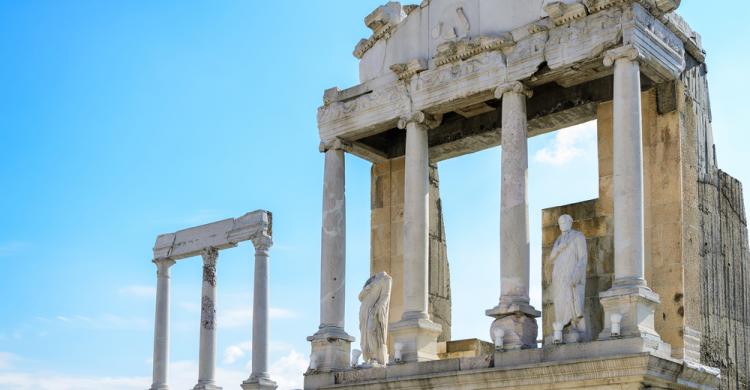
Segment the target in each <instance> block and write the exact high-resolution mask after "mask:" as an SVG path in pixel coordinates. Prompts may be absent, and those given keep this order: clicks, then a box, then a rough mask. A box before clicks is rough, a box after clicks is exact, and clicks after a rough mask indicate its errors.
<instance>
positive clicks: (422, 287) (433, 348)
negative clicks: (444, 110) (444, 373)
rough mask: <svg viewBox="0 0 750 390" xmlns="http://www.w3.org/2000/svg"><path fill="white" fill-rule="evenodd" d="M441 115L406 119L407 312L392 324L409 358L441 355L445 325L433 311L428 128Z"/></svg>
mask: <svg viewBox="0 0 750 390" xmlns="http://www.w3.org/2000/svg"><path fill="white" fill-rule="evenodd" d="M438 124H439V118H435V117H432V116H429V115H427V114H425V113H422V112H417V113H416V114H414V115H412V116H411V117H410V118H407V119H403V120H401V121H400V123H399V127H400V128H402V129H406V156H405V170H404V237H403V240H404V277H403V280H404V282H403V283H404V286H403V290H404V314H403V315H402V317H401V321H399V322H397V323H396V324H394V325H393V326H391V328H390V333H391V335H392V336H393V341H394V344H395V343H400V344H401V346H402V350H401V353H402V360H403V361H406V362H413V361H427V360H436V359H437V337H438V335H440V333H441V331H442V327H441V326H440V325H439V324H437V323H434V322H432V321H431V320H430V314H429V300H428V295H429V284H428V277H429V268H428V267H429V194H430V183H429V169H430V167H429V145H428V142H427V141H428V131H429V129H430V128H431V127H434V126H437V125H438Z"/></svg>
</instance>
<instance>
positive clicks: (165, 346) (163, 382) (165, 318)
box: [150, 259, 175, 390]
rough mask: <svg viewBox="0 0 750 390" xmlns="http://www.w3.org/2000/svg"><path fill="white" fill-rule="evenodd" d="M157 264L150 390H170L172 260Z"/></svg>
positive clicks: (155, 260)
mask: <svg viewBox="0 0 750 390" xmlns="http://www.w3.org/2000/svg"><path fill="white" fill-rule="evenodd" d="M153 262H154V264H156V315H155V319H156V320H155V324H154V363H153V364H154V372H153V384H152V385H151V389H150V390H168V389H169V384H168V382H167V376H168V372H169V277H170V276H169V270H170V268H171V267H172V266H173V265H174V264H175V261H174V260H172V259H154V260H153Z"/></svg>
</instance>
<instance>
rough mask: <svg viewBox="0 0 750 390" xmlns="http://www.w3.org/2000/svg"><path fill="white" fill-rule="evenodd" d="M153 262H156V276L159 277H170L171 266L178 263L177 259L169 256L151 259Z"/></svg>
mask: <svg viewBox="0 0 750 390" xmlns="http://www.w3.org/2000/svg"><path fill="white" fill-rule="evenodd" d="M151 262H152V263H154V264H156V276H158V277H163V276H165V277H169V268H171V267H172V266H173V265H175V263H176V261H174V260H172V259H170V258H168V257H162V258H159V259H153V260H151Z"/></svg>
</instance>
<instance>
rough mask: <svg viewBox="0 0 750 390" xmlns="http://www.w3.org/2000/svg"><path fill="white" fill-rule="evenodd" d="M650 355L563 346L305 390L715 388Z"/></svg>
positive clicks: (351, 375) (703, 373) (700, 372)
mask: <svg viewBox="0 0 750 390" xmlns="http://www.w3.org/2000/svg"><path fill="white" fill-rule="evenodd" d="M647 350H648V348H647V346H646V345H645V343H644V342H643V341H642V340H639V339H621V340H607V341H596V342H592V343H581V344H569V345H559V346H551V347H548V348H543V349H536V350H522V351H509V352H503V353H497V354H496V360H495V364H494V367H493V362H492V361H491V359H489V357H478V358H471V359H446V360H438V361H433V362H422V363H407V364H398V365H389V366H387V367H378V368H372V369H362V370H349V371H343V372H338V373H328V374H308V375H307V376H306V377H305V389H340V388H348V389H358V388H361V389H379V388H384V389H385V388H388V389H407V388H431V389H456V388H464V387H467V386H468V387H469V388H472V389H497V388H514V389H518V388H520V389H524V388H527V389H532V388H539V387H540V386H544V388H547V389H571V388H608V387H606V386H610V387H612V388H620V386H622V385H629V386H644V387H648V386H653V387H660V386H661V387H667V388H672V389H712V388H717V386H718V374H717V371H716V370H713V369H710V368H707V367H702V366H701V367H697V366H694V365H693V364H685V363H683V362H682V361H681V360H677V359H672V358H669V357H666V356H663V355H662V356H657V355H656V354H655V353H652V352H644V351H647ZM497 355H500V356H499V357H500V359H498V356H497ZM583 356H586V357H583ZM499 360H501V361H499ZM499 365H502V367H500V366H499ZM602 386H604V387H602Z"/></svg>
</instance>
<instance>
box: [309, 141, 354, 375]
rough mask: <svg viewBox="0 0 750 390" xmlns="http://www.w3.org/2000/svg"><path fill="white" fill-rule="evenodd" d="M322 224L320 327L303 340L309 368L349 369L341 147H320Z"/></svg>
mask: <svg viewBox="0 0 750 390" xmlns="http://www.w3.org/2000/svg"><path fill="white" fill-rule="evenodd" d="M321 152H323V153H325V168H324V174H323V225H322V228H321V254H320V326H319V327H318V331H317V332H316V333H315V334H314V335H313V336H310V337H308V338H307V340H308V341H310V342H311V343H312V356H311V360H312V361H311V365H313V366H314V367H315V368H316V369H317V370H320V371H331V370H340V369H344V368H347V367H349V353H350V350H351V342H352V341H354V338H353V337H352V336H350V335H348V334H347V333H346V331H345V330H344V316H345V310H344V308H345V303H346V294H345V292H346V196H345V176H344V174H345V170H344V169H345V165H344V157H345V156H344V145H343V144H342V142H341V141H338V140H337V141H334V142H332V143H330V144H328V145H321Z"/></svg>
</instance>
